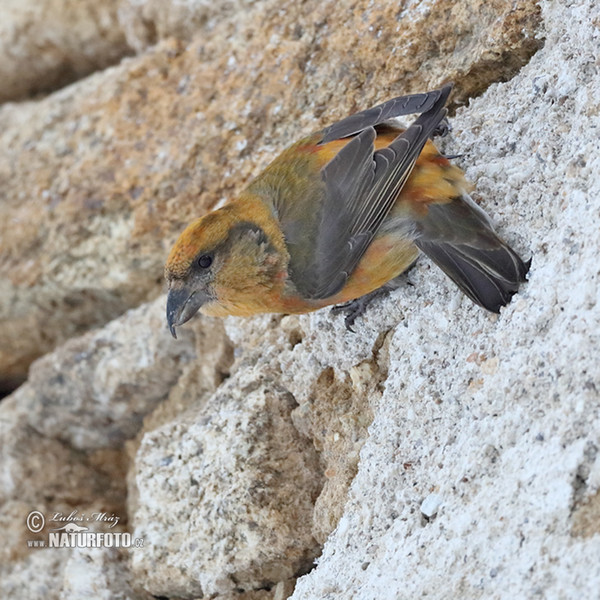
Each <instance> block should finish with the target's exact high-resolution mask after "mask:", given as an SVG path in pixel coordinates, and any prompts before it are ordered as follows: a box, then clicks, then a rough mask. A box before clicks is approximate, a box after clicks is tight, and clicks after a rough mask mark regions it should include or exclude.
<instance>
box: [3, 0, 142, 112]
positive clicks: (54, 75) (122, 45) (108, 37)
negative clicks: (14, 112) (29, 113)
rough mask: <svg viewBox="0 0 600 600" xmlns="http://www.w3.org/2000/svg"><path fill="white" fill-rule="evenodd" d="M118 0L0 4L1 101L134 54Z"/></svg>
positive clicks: (37, 0)
mask: <svg viewBox="0 0 600 600" xmlns="http://www.w3.org/2000/svg"><path fill="white" fill-rule="evenodd" d="M119 4H120V0H106V1H104V2H93V1H92V2H90V1H89V0H4V1H3V2H2V4H0V81H2V88H1V89H0V102H4V101H6V100H16V99H21V98H25V97H27V96H31V95H34V94H39V93H43V92H48V91H50V90H54V89H57V88H59V87H61V86H64V85H66V84H68V83H71V82H72V81H75V80H76V79H79V78H81V77H84V76H85V75H88V74H89V73H92V72H93V71H96V70H98V69H103V68H105V67H107V66H108V65H111V64H114V63H116V62H118V61H119V60H120V59H121V58H122V57H123V56H125V55H126V54H129V53H131V49H130V47H129V46H128V45H127V43H126V41H125V36H124V34H123V31H122V29H121V28H120V26H119V23H118V19H117V8H118V6H119Z"/></svg>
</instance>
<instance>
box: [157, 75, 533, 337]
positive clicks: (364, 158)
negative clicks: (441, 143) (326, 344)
mask: <svg viewBox="0 0 600 600" xmlns="http://www.w3.org/2000/svg"><path fill="white" fill-rule="evenodd" d="M450 89H451V87H450V86H445V87H444V88H441V89H440V90H436V91H434V92H429V93H427V94H419V95H414V96H407V97H401V98H396V99H394V100H391V101H389V102H387V103H384V104H382V105H380V106H378V107H375V108H373V109H370V110H367V111H364V112H363V113H358V114H357V115H353V116H351V117H348V118H347V119H344V120H342V121H340V122H338V123H336V124H334V125H332V126H331V127H329V128H327V129H325V130H323V131H320V132H318V133H315V134H313V135H311V136H309V137H307V138H305V139H303V140H301V141H300V142H297V143H296V144H294V145H292V146H291V147H290V148H288V149H287V150H285V151H284V152H283V153H282V154H281V155H280V156H279V157H278V158H276V159H275V160H274V161H273V162H272V163H271V164H270V165H269V166H268V167H267V168H266V169H265V170H264V171H263V172H262V173H261V174H260V175H259V176H258V177H257V178H256V179H255V180H254V181H253V182H252V183H251V184H250V185H249V186H248V188H247V189H246V190H245V191H244V192H243V193H242V194H241V195H240V196H239V197H238V198H236V199H235V200H232V201H231V202H229V203H228V204H227V205H225V206H224V207H222V208H221V209H218V210H216V211H214V212H213V213H210V214H208V215H205V216H204V217H201V218H199V219H197V220H195V221H194V222H193V223H191V224H190V225H189V226H188V227H187V228H186V229H185V231H184V232H183V233H182V234H181V236H180V238H179V239H178V241H177V243H176V244H175V246H174V247H173V249H172V250H171V253H170V255H169V257H168V260H167V264H166V267H165V274H166V277H167V280H168V282H169V288H170V291H169V298H168V302H167V320H168V323H169V326H170V328H171V331H172V333H173V334H175V326H177V325H180V324H182V323H184V322H185V321H187V320H188V319H189V318H191V317H192V316H193V314H195V312H196V311H197V310H199V309H200V310H202V312H204V313H206V314H209V315H214V316H225V315H239V316H247V315H252V314H256V313H261V312H283V313H303V312H310V311H313V310H316V309H319V308H321V307H323V306H327V305H331V304H338V303H344V302H348V301H353V300H355V299H358V298H365V297H366V298H368V297H369V294H371V293H377V291H378V290H381V289H382V288H383V287H385V286H386V285H387V284H388V282H390V281H392V280H393V279H394V278H396V277H397V276H398V275H400V274H401V273H402V272H403V271H404V270H406V268H408V267H409V266H410V265H411V264H412V263H413V262H414V260H415V259H416V257H417V256H418V254H419V251H423V252H425V253H426V254H428V255H429V256H430V257H431V258H432V259H433V260H434V262H436V263H437V264H438V265H439V266H440V267H441V268H442V269H443V270H444V271H445V272H446V273H447V274H448V275H449V276H450V277H451V278H452V279H453V280H454V281H455V283H457V284H458V285H459V287H461V289H462V290H463V291H464V292H465V293H466V294H467V295H469V297H471V298H472V299H473V300H474V301H475V302H477V303H478V304H481V305H482V306H484V307H485V308H487V309H489V310H494V311H498V310H499V308H500V306H502V305H503V304H506V302H508V300H509V299H510V297H511V296H512V294H514V293H515V292H516V290H517V288H518V286H519V284H520V282H522V281H524V279H525V275H526V273H527V269H528V265H526V264H525V263H523V261H522V260H521V259H520V258H519V257H518V255H517V254H516V253H515V252H514V251H513V250H512V249H511V248H510V247H509V246H508V245H506V244H505V243H504V242H503V241H502V240H501V239H500V238H499V237H498V236H497V235H496V234H495V232H494V230H493V228H492V226H491V224H490V222H489V219H488V218H487V216H486V215H485V213H483V211H482V210H481V209H480V208H479V207H477V206H476V205H475V204H474V203H473V202H472V201H471V200H470V198H469V196H468V191H469V187H470V186H469V185H468V184H467V182H466V181H465V179H464V177H463V174H462V171H461V170H460V169H459V168H458V167H456V166H454V165H452V164H451V163H450V161H449V160H448V159H446V158H445V157H444V156H442V155H441V154H440V153H439V152H438V150H437V149H436V147H435V146H434V144H433V143H432V142H431V141H430V140H429V137H430V136H432V135H433V134H434V133H435V132H436V130H438V128H439V127H440V124H441V122H442V121H443V119H444V117H445V115H446V110H445V108H444V104H445V102H446V99H447V97H448V94H449V93H450ZM410 112H421V115H420V116H419V117H418V119H417V120H416V121H415V123H413V125H411V126H410V127H409V128H408V129H407V130H405V131H402V130H400V129H396V128H395V127H393V126H391V125H390V124H389V123H387V122H386V121H388V120H389V119H390V118H392V117H395V116H398V115H402V114H408V113H410ZM357 306H358V310H356V308H357V307H356V306H354V307H351V310H352V308H354V309H355V310H354V311H352V312H351V314H350V316H349V317H348V318H347V321H346V324H347V325H348V326H349V327H350V325H351V324H352V322H353V320H354V319H355V318H356V315H357V314H358V313H359V312H360V311H361V310H363V309H364V306H363V305H362V304H360V303H359V304H358V305H357Z"/></svg>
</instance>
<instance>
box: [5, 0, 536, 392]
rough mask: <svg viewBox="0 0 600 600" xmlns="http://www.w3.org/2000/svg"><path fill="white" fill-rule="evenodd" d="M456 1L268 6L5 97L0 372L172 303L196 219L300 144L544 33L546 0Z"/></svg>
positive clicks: (487, 78) (461, 87)
mask: <svg viewBox="0 0 600 600" xmlns="http://www.w3.org/2000/svg"><path fill="white" fill-rule="evenodd" d="M448 6H449V5H448V3H446V2H444V1H442V0H438V1H437V2H435V1H433V2H430V3H421V4H420V5H419V7H418V8H417V6H416V4H411V3H407V4H406V5H405V7H404V9H401V10H400V9H399V8H398V5H397V3H396V2H388V3H378V4H376V5H375V4H373V3H371V2H369V1H368V0H360V1H359V2H354V1H351V0H344V2H334V1H333V0H329V1H328V2H322V1H321V0H310V1H309V2H305V3H302V4H294V3H290V5H289V6H287V7H286V10H282V9H281V3H280V2H279V0H263V1H260V2H256V3H254V4H253V5H252V7H251V8H249V9H248V10H247V11H244V12H234V13H233V14H231V15H229V16H228V17H226V18H224V19H223V20H222V21H221V22H218V24H217V25H215V27H214V28H213V29H211V30H210V31H205V32H204V33H203V34H202V36H200V37H199V38H197V39H196V40H194V41H193V42H192V43H190V44H189V45H188V46H186V47H184V46H183V44H180V43H177V42H175V41H166V42H164V43H162V44H159V46H157V47H156V48H154V49H152V50H149V51H148V52H146V53H144V54H143V55H140V56H138V57H135V58H132V59H127V60H125V61H124V62H123V63H122V64H121V65H119V66H118V67H115V68H112V69H108V70H106V71H104V72H102V73H98V74H96V75H94V76H92V77H89V78H88V79H86V80H83V81H81V82H78V83H76V84H74V85H72V86H70V87H68V88H65V89H64V90H61V91H60V92H58V93H55V94H53V95H51V96H49V97H47V98H45V99H43V100H40V101H38V102H28V103H25V104H22V105H18V106H17V105H5V106H3V107H0V132H1V133H0V197H2V198H3V202H2V204H0V256H1V258H0V382H1V380H4V381H5V387H9V386H10V385H11V381H10V380H13V381H14V380H17V379H19V378H23V377H24V375H25V374H26V370H27V367H28V365H29V364H30V363H31V362H32V360H34V359H35V358H37V357H38V356H40V355H41V354H43V353H44V352H48V351H49V350H51V349H52V348H53V347H54V346H55V345H56V344H58V343H60V342H62V341H64V340H66V339H68V338H69V337H72V336H74V335H78V334H80V333H82V332H84V331H86V330H87V329H89V328H91V327H94V326H100V325H102V324H104V323H105V322H107V321H109V320H111V319H113V318H116V317H117V316H118V315H120V314H121V313H122V312H124V310H126V309H127V308H129V307H132V306H137V305H138V304H140V303H141V302H144V301H146V300H149V299H152V298H154V297H156V296H157V295H158V294H159V293H160V291H161V289H162V285H163V282H162V265H163V263H164V258H165V256H166V253H167V252H168V248H169V247H170V245H171V244H172V242H173V241H174V239H175V237H176V235H177V234H178V233H179V231H180V230H181V228H182V226H183V225H184V224H185V223H187V222H189V220H190V219H191V218H193V217H196V216H198V215H199V214H201V213H202V212H203V211H205V210H206V209H207V207H210V206H214V205H215V204H216V203H217V202H219V201H221V200H223V199H226V198H228V197H230V196H231V195H232V194H234V193H236V192H237V191H239V190H240V189H241V188H242V186H243V185H244V184H245V183H246V182H247V180H248V178H249V177H250V176H251V175H253V174H256V173H258V171H259V170H260V169H261V168H263V167H264V166H265V165H266V164H267V162H268V161H269V160H270V159H271V158H273V156H274V155H275V154H276V153H278V152H279V151H281V150H282V149H283V148H284V147H285V146H286V145H288V144H289V143H291V142H292V141H293V140H294V139H295V138H297V137H299V136H300V135H302V134H305V133H308V132H309V131H311V130H313V129H315V128H318V127H320V126H321V125H324V124H327V123H329V122H330V121H331V120H333V119H335V118H337V117H342V116H344V115H346V114H348V113H349V112H351V111H354V110H357V109H359V108H364V107H366V106H368V105H370V104H373V103H376V102H378V101H381V100H383V99H385V98H389V97H390V96H392V95H395V94H400V93H405V92H408V91H414V90H416V89H419V90H421V89H424V88H429V87H431V86H435V85H438V84H440V83H441V82H442V81H443V80H446V79H454V80H455V81H456V83H457V88H456V95H455V99H456V102H459V103H460V102H461V101H464V100H465V98H467V97H468V96H469V95H470V94H473V93H479V92H480V91H481V90H483V89H484V88H485V86H486V85H487V84H488V83H490V82H491V81H495V80H497V79H498V78H506V77H508V76H509V75H510V73H512V72H514V71H515V70H516V69H517V68H518V67H519V66H520V65H521V64H523V63H524V62H526V61H527V59H528V57H529V56H530V55H531V54H532V53H533V52H534V51H535V49H536V48H537V47H538V46H539V45H540V41H539V40H538V39H536V38H535V31H536V27H537V25H538V22H539V9H538V7H537V5H536V4H535V2H533V0H532V1H531V2H523V3H521V4H519V7H518V8H514V7H513V3H512V2H507V1H506V0H502V1H500V0H496V1H494V2H483V1H482V0H465V1H464V2H461V3H457V4H456V6H455V8H452V9H449V8H448ZM423 30H427V31H428V36H427V38H426V39H425V38H424V37H423V35H422V31H423ZM381 49H385V54H384V55H382V53H381ZM474 72H477V73H476V74H474Z"/></svg>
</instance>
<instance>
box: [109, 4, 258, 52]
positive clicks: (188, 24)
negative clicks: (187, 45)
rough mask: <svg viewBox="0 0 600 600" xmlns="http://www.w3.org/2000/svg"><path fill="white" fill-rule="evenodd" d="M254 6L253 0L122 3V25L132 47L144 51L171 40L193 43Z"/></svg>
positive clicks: (120, 7) (120, 14)
mask: <svg viewBox="0 0 600 600" xmlns="http://www.w3.org/2000/svg"><path fill="white" fill-rule="evenodd" d="M252 4H253V2H251V1H250V0H219V1H218V2H211V1H210V0H184V1H183V2H182V1H179V2H172V1H171V2H165V1H164V0H122V1H121V3H120V6H119V23H120V25H121V27H122V28H123V31H124V33H125V36H126V38H127V42H128V43H129V45H130V46H131V47H132V48H135V49H136V50H138V51H140V52H141V51H143V50H145V49H146V48H147V47H148V46H151V45H153V44H156V42H158V41H159V40H162V39H165V38H167V37H175V38H177V39H180V40H190V39H192V38H193V37H194V36H197V35H202V34H204V35H205V34H206V32H209V31H210V30H211V29H213V28H214V27H215V26H216V25H217V24H218V22H219V21H222V20H223V19H224V18H226V17H232V16H233V15H234V14H235V15H236V16H237V17H238V18H239V16H240V15H243V14H244V11H246V10H248V9H249V8H250V7H251V6H252Z"/></svg>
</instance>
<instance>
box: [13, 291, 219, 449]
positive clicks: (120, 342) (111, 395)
mask: <svg viewBox="0 0 600 600" xmlns="http://www.w3.org/2000/svg"><path fill="white" fill-rule="evenodd" d="M164 314H165V298H164V297H160V298H159V299H158V300H155V301H154V302H152V303H150V304H146V305H142V306H140V307H139V308H137V309H135V310H131V311H129V312H128V313H126V314H125V315H124V316H123V317H121V318H119V319H117V320H115V321H113V322H111V323H109V324H108V325H107V326H106V327H104V328H103V329H100V330H97V331H92V332H89V333H87V334H86V335H83V336H81V337H79V338H73V339H71V340H69V341H68V342H66V343H65V344H64V345H63V346H60V347H59V348H57V349H56V350H55V351H54V352H52V353H50V354H47V355H46V356H44V357H43V358H41V359H39V360H38V361H36V362H35V363H34V364H33V365H32V366H31V369H30V372H29V380H28V381H27V383H26V384H25V385H23V386H22V387H21V388H19V389H18V390H17V391H16V392H15V393H14V394H13V396H14V398H13V400H14V402H15V403H18V404H19V406H20V408H21V409H22V410H24V411H26V412H27V419H28V422H29V424H30V425H31V427H33V428H34V429H35V430H36V431H37V432H39V433H40V434H41V435H43V436H45V437H47V438H49V439H56V440H60V441H62V442H65V443H67V444H68V445H69V446H71V447H73V448H76V449H78V450H85V451H90V450H96V449H101V448H120V447H122V445H123V443H124V442H125V440H128V439H131V438H133V437H134V436H135V435H136V434H137V432H138V431H139V429H140V428H141V426H142V421H143V419H144V417H145V416H146V415H147V414H148V413H150V412H152V410H153V409H154V408H155V407H156V406H157V405H158V404H159V403H160V402H161V401H163V400H165V399H166V397H167V395H168V394H169V391H170V390H171V388H172V387H173V386H174V385H175V383H176V382H177V380H178V379H179V377H180V375H181V373H182V370H183V369H184V367H185V365H186V363H189V362H190V361H191V360H193V359H194V358H195V352H194V336H193V334H192V332H191V331H189V330H188V331H184V332H182V335H181V336H180V341H179V342H177V341H175V340H174V339H173V338H172V337H171V334H170V333H169V331H168V329H167V328H166V326H165V316H164ZM215 342H216V339H215ZM205 358H208V357H205ZM206 364H207V367H208V364H210V361H209V360H207V363H206Z"/></svg>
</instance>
